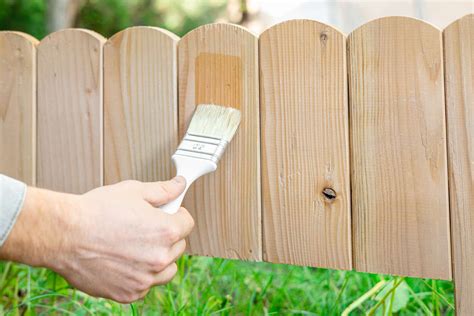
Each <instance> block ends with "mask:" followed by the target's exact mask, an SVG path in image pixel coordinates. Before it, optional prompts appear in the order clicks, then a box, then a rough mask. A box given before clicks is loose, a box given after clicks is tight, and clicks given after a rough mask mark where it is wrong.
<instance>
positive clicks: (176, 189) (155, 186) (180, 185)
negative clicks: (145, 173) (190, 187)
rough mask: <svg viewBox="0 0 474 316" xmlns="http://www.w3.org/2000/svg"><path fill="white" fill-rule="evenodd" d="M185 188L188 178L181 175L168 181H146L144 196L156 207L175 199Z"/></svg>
mask: <svg viewBox="0 0 474 316" xmlns="http://www.w3.org/2000/svg"><path fill="white" fill-rule="evenodd" d="M185 188H186V179H184V178H183V177H181V176H178V177H174V178H173V179H171V180H168V181H159V182H148V183H145V189H144V192H143V198H144V199H145V200H146V201H147V202H148V203H150V204H151V205H153V206H154V207H159V206H161V205H163V204H166V203H169V202H171V201H173V200H174V199H175V198H177V197H178V196H179V195H180V194H181V193H182V192H183V191H184V189H185Z"/></svg>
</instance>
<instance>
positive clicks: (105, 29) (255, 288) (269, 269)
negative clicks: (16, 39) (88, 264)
mask: <svg viewBox="0 0 474 316" xmlns="http://www.w3.org/2000/svg"><path fill="white" fill-rule="evenodd" d="M473 11H474V2H473V1H426V0H406V1H376V0H374V1H329V0H321V1H304V0H290V1H278V0H186V1H172V0H130V1H125V0H100V1H99V0H0V30H17V31H23V32H26V33H29V34H31V35H33V36H35V37H36V38H38V39H42V38H43V37H44V36H46V35H47V34H49V33H51V32H53V31H55V30H58V29H62V28H68V27H82V28H87V29H91V30H94V31H96V32H98V33H100V34H102V35H103V36H105V37H110V36H112V35H113V34H114V33H116V32H118V31H121V30H123V29H124V28H126V27H129V26H137V25H148V26H158V27H162V28H165V29H168V30H170V31H172V32H174V33H175V34H177V35H179V36H183V35H184V34H186V33H187V32H189V31H190V30H192V29H194V28H196V27H198V26H200V25H202V24H206V23H211V22H216V21H218V22H230V23H237V24H240V25H244V26H246V27H247V28H249V29H250V30H251V31H252V32H254V33H255V34H257V35H258V34H259V33H261V32H262V31H263V30H264V29H266V28H267V27H269V26H271V25H273V24H275V23H278V22H280V21H284V20H288V19H294V18H309V19H315V20H318V21H321V22H325V23H327V24H330V25H332V26H335V27H336V28H338V29H340V30H341V31H342V32H344V33H346V34H348V33H350V32H351V31H352V30H353V29H355V28H357V27H358V26H360V25H362V24H363V23H365V22H367V21H369V20H372V19H374V18H378V17H382V16H387V15H405V16H411V17H416V18H420V19H423V20H425V21H427V22H430V23H432V24H434V25H435V26H437V27H438V28H444V27H446V26H447V25H448V24H449V23H451V22H453V21H454V20H456V19H458V18H460V17H461V16H464V15H466V14H469V13H472V12H473ZM178 267H179V268H178V269H179V271H178V274H177V277H176V278H175V279H174V280H173V282H171V283H170V284H168V285H166V286H161V287H156V288H155V289H153V290H152V291H151V292H150V293H149V295H147V297H146V298H145V299H144V300H142V301H140V302H137V303H134V304H130V305H121V304H117V303H115V302H112V301H109V300H104V299H96V298H93V297H90V296H88V295H86V294H84V293H81V292H79V291H76V290H75V289H73V288H71V287H70V286H69V285H68V284H67V283H66V282H65V281H64V280H63V279H62V278H61V277H60V276H59V275H57V274H55V273H54V272H52V271H49V270H46V269H33V268H31V267H28V266H24V265H20V264H13V263H11V262H0V315H54V314H57V315H139V314H143V315H160V314H166V315H168V314H169V315H182V314H185V315H235V314H240V315H241V314H245V315H262V314H268V315H270V314H273V315H288V314H293V315H341V314H343V315H435V316H437V315H454V309H455V306H454V293H453V284H452V282H448V281H437V280H428V279H416V278H404V277H397V276H389V275H377V274H367V273H358V272H354V271H336V270H329V269H316V268H309V267H296V266H289V265H282V264H269V263H263V262H260V263H256V262H243V261H235V260H223V259H217V258H205V257H192V256H184V257H183V258H181V259H180V260H179V261H178Z"/></svg>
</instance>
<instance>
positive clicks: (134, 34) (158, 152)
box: [104, 27, 178, 184]
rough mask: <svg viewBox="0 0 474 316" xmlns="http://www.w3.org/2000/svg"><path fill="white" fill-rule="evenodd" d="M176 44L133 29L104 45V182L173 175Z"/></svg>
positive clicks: (166, 36)
mask: <svg viewBox="0 0 474 316" xmlns="http://www.w3.org/2000/svg"><path fill="white" fill-rule="evenodd" d="M177 42H178V37H176V36H175V35H173V34H172V33H170V32H168V31H165V30H162V29H159V28H153V27H134V28H129V29H126V30H124V31H122V32H120V33H117V34H115V35H114V36H113V37H112V38H110V39H109V40H108V41H107V43H106V44H105V47H104V86H105V90H104V124H105V126H104V128H105V130H104V172H105V184H111V183H115V182H118V181H121V180H125V179H135V180H140V181H158V180H166V179H169V178H170V177H172V175H173V168H172V163H171V155H172V154H173V153H174V151H175V150H176V146H177V141H178V97H177V95H178V89H177V80H178V75H177Z"/></svg>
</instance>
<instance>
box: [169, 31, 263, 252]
mask: <svg viewBox="0 0 474 316" xmlns="http://www.w3.org/2000/svg"><path fill="white" fill-rule="evenodd" d="M178 56H179V63H178V64H179V83H178V85H179V130H180V135H181V136H183V134H184V133H185V131H186V129H187V126H188V124H189V121H190V119H191V117H192V114H193V111H194V109H195V107H196V105H198V104H200V103H213V104H219V105H222V106H231V107H235V108H238V109H240V111H241V113H242V122H241V125H240V128H239V130H238V131H237V134H236V136H235V137H234V139H233V140H232V142H231V143H230V145H229V146H228V148H227V149H226V152H225V153H224V156H223V157H222V159H221V161H220V162H219V166H218V170H217V171H216V172H215V173H213V174H210V175H206V176H205V177H203V178H201V179H199V180H198V181H197V182H196V183H195V184H193V186H192V187H191V189H190V191H188V193H187V196H186V198H185V202H184V205H185V207H187V208H188V209H189V211H190V212H191V213H192V215H193V216H194V219H195V221H196V229H195V231H194V232H193V233H192V234H191V236H190V238H189V252H190V253H193V254H200V255H207V256H216V257H224V258H240V259H251V260H260V259H261V247H262V244H261V214H260V155H259V149H260V148H259V147H260V145H259V108H258V60H257V56H258V54H257V38H256V37H255V36H254V35H252V34H250V33H249V32H248V31H246V30H245V29H243V28H241V27H238V26H235V25H230V24H211V25H205V26H202V27H199V28H197V29H196V30H193V31H192V32H190V33H189V34H187V35H186V36H185V37H183V38H182V39H181V40H180V42H179V45H178Z"/></svg>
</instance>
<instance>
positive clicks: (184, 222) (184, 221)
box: [163, 207, 194, 240]
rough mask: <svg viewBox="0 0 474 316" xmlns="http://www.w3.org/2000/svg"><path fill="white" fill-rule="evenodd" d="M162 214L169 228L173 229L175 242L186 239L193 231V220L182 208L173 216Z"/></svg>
mask: <svg viewBox="0 0 474 316" xmlns="http://www.w3.org/2000/svg"><path fill="white" fill-rule="evenodd" d="M163 214H164V215H165V216H166V217H168V220H169V225H170V226H169V227H173V230H175V232H176V237H177V238H176V240H180V239H183V238H185V237H187V236H188V235H189V234H190V233H191V231H192V230H193V227H194V219H193V217H192V216H191V214H189V212H188V211H187V210H186V209H185V208H184V207H180V208H179V210H178V212H176V213H175V214H166V213H164V212H163Z"/></svg>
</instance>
